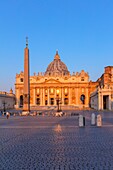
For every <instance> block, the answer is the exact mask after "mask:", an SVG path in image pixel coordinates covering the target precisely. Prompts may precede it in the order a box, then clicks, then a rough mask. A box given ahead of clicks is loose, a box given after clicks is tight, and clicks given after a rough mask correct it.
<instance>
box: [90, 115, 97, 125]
mask: <svg viewBox="0 0 113 170" xmlns="http://www.w3.org/2000/svg"><path fill="white" fill-rule="evenodd" d="M91 125H96V116H95V114H94V113H92V115H91Z"/></svg>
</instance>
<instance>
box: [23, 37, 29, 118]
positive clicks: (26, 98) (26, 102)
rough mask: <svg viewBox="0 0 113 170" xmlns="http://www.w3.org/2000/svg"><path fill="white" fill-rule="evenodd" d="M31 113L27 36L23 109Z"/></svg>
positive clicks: (24, 111)
mask: <svg viewBox="0 0 113 170" xmlns="http://www.w3.org/2000/svg"><path fill="white" fill-rule="evenodd" d="M29 113H30V79H29V49H28V38H27V37H26V48H25V49H24V88H23V111H22V115H29Z"/></svg>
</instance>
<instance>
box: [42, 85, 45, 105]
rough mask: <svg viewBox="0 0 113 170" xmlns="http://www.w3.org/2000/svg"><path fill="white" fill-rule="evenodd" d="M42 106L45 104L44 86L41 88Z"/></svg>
mask: <svg viewBox="0 0 113 170" xmlns="http://www.w3.org/2000/svg"><path fill="white" fill-rule="evenodd" d="M42 106H45V93H44V87H43V88H42Z"/></svg>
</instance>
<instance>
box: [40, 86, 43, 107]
mask: <svg viewBox="0 0 113 170" xmlns="http://www.w3.org/2000/svg"><path fill="white" fill-rule="evenodd" d="M42 100H43V93H42V88H40V105H41V106H42V102H43V101H42Z"/></svg>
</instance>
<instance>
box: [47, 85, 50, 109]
mask: <svg viewBox="0 0 113 170" xmlns="http://www.w3.org/2000/svg"><path fill="white" fill-rule="evenodd" d="M47 105H48V106H49V105H50V100H49V88H48V89H47Z"/></svg>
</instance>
